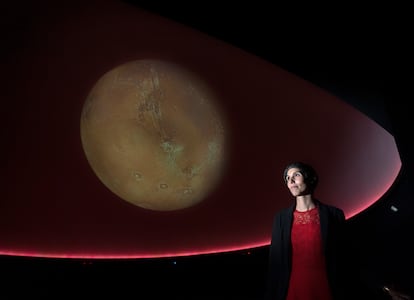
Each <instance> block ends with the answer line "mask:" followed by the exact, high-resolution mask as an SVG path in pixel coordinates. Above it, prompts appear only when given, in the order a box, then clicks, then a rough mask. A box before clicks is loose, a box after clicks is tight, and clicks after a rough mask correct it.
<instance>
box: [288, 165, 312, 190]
mask: <svg viewBox="0 0 414 300" xmlns="http://www.w3.org/2000/svg"><path fill="white" fill-rule="evenodd" d="M285 179H286V185H287V187H288V189H289V191H290V193H291V194H292V195H293V196H295V197H297V196H303V195H306V194H309V192H308V189H307V184H306V183H305V178H304V177H303V174H302V172H301V171H300V169H298V168H291V169H289V170H288V171H287V173H286V178H285Z"/></svg>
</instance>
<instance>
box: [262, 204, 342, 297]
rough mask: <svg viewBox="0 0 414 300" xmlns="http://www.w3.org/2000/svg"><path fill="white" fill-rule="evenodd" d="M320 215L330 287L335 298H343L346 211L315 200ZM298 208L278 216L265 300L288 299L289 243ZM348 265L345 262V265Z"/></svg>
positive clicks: (270, 252) (272, 242)
mask: <svg viewBox="0 0 414 300" xmlns="http://www.w3.org/2000/svg"><path fill="white" fill-rule="evenodd" d="M315 202H316V204H317V206H318V209H319V216H320V224H321V235H322V242H323V245H322V247H323V250H324V253H325V260H326V266H327V274H328V280H329V284H330V287H331V290H332V293H333V296H334V299H340V298H341V297H342V296H343V291H342V286H341V282H342V280H343V279H342V276H343V275H344V274H343V273H341V272H342V270H341V265H342V263H341V261H340V260H341V259H342V257H343V254H342V250H344V245H343V243H342V240H343V234H344V224H345V215H344V212H343V211H342V210H341V209H339V208H337V207H334V206H331V205H327V204H324V203H322V202H320V201H318V200H315ZM295 206H296V205H292V206H290V207H288V208H285V209H283V210H282V211H280V212H278V213H276V215H275V217H274V220H273V226H272V237H271V243H270V247H269V263H268V268H269V270H268V278H267V286H266V293H265V299H266V300H284V299H286V296H287V291H288V286H289V278H290V272H291V267H292V246H291V241H290V235H291V229H292V223H293V211H294V209H295ZM344 264H345V262H344Z"/></svg>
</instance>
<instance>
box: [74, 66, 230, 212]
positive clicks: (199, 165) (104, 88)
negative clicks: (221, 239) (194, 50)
mask: <svg viewBox="0 0 414 300" xmlns="http://www.w3.org/2000/svg"><path fill="white" fill-rule="evenodd" d="M215 102H216V101H215V99H214V95H213V94H212V93H211V92H210V91H209V89H208V88H207V87H206V85H205V84H203V82H202V81H201V80H199V79H197V77H196V76H195V75H193V74H191V73H190V72H187V71H185V70H183V69H182V68H180V67H178V66H175V65H174V64H171V63H167V62H162V61H152V60H138V61H132V62H129V63H125V64H123V65H121V66H119V67H117V68H115V69H113V70H111V71H109V72H107V73H106V74H105V75H104V76H103V77H102V78H100V80H99V81H98V82H97V83H96V85H95V86H94V87H93V89H92V91H91V92H90V94H89V96H88V98H87V99H86V102H85V104H84V107H83V111H82V116H81V137H82V145H83V148H84V151H85V154H86V156H87V159H88V161H89V163H90V165H91V167H92V168H93V170H94V171H95V173H96V175H97V176H98V177H99V179H100V180H101V181H102V182H103V183H104V184H105V185H106V186H107V187H108V188H109V189H110V190H111V191H112V192H114V193H115V194H116V195H118V196H119V197H121V198H122V199H124V200H126V201H128V202H130V203H132V204H134V205H137V206H140V207H142V208H147V209H152V210H159V211H168V210H176V209H182V208H186V207H189V206H192V205H195V204H197V203H199V202H200V201H202V200H203V199H204V197H205V195H206V194H207V193H208V192H209V191H210V190H211V189H213V188H214V186H215V184H216V183H217V181H218V179H219V178H220V175H221V173H222V172H221V170H222V168H223V165H224V156H225V155H224V152H225V151H224V150H225V149H224V141H225V136H224V134H225V128H224V122H223V118H222V116H221V115H220V112H219V110H218V109H217V108H216V107H215V106H214V103H215Z"/></svg>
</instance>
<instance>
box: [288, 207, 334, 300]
mask: <svg viewBox="0 0 414 300" xmlns="http://www.w3.org/2000/svg"><path fill="white" fill-rule="evenodd" d="M291 240H292V272H291V275H290V283H289V289H288V295H287V300H330V299H332V298H331V295H330V290H329V285H328V280H327V276H326V269H325V260H324V256H323V250H322V240H321V229H320V222H319V213H318V209H317V208H313V209H311V210H309V211H305V212H299V211H294V213H293V225H292V235H291Z"/></svg>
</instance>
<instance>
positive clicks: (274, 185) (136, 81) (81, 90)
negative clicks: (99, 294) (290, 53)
mask: <svg viewBox="0 0 414 300" xmlns="http://www.w3.org/2000/svg"><path fill="white" fill-rule="evenodd" d="M9 5H10V6H11V9H10V13H9V14H8V20H9V22H6V23H7V24H8V25H7V26H8V27H7V26H6V27H5V28H4V29H5V30H6V31H7V32H8V35H7V43H4V47H3V53H4V55H3V56H2V58H1V59H2V66H3V69H2V74H1V76H2V82H3V90H2V92H3V95H4V96H3V97H2V105H3V107H2V108H3V110H4V111H5V112H7V113H4V114H3V117H2V120H1V126H0V128H1V131H2V132H1V133H2V147H1V154H2V158H3V162H4V163H3V168H2V175H1V176H2V177H1V184H2V192H3V193H2V197H1V200H0V240H1V243H0V254H2V255H27V256H41V257H61V258H148V257H167V256H183V255H197V254H206V253H216V252H224V251H234V250H241V249H250V248H254V247H260V246H266V245H268V244H269V241H270V234H271V223H272V218H273V215H274V213H275V211H277V210H279V209H281V208H284V207H286V206H287V205H290V204H292V198H291V196H290V195H289V193H288V190H287V188H286V187H285V186H284V182H283V178H282V172H283V169H284V167H285V166H286V164H288V163H290V162H292V161H296V160H302V161H306V162H308V163H310V164H312V165H313V166H314V167H315V169H316V170H317V171H318V173H319V177H320V185H319V187H318V191H317V195H316V196H317V197H318V198H319V199H320V200H321V201H324V202H326V203H330V204H333V205H337V206H339V207H341V208H343V209H344V211H345V214H346V217H347V218H348V219H349V218H351V217H353V216H355V215H357V214H359V213H360V212H362V211H364V210H365V209H367V208H369V207H370V206H371V205H373V204H374V203H375V202H377V201H378V200H379V199H381V198H382V197H383V196H384V194H385V193H387V191H388V190H389V188H390V187H391V186H392V185H393V183H394V182H395V180H396V178H397V176H398V174H399V172H400V169H401V160H400V156H399V153H398V150H397V146H396V143H395V140H394V138H393V136H392V135H391V134H390V133H389V132H388V131H386V130H385V129H384V128H382V127H381V126H379V125H378V124H377V123H375V122H374V121H373V120H371V119H370V118H368V117H367V116H366V115H364V114H362V113H361V112H360V111H358V110H357V109H355V108H354V107H352V106H350V105H349V104H347V103H346V102H344V101H343V100H341V99H339V98H338V97H336V96H334V95H332V94H330V93H328V92H327V91H325V90H323V89H321V88H320V87H318V86H316V85H314V84H312V83H310V82H307V81H305V80H303V79H302V78H299V77H298V76H295V75H293V74H291V73H289V72H287V71H285V70H283V69H281V68H280V67H278V66H276V65H274V64H271V63H269V62H267V61H265V60H263V59H260V58H258V57H256V56H254V55H252V54H250V53H248V52H245V51H243V50H241V49H239V48H237V47H234V46H232V45H230V44H227V43H225V42H222V41H220V40H217V39H214V38H212V37H211V36H208V35H206V34H203V33H201V32H198V31H196V30H194V29H191V28H188V27H185V26H183V25H180V24H178V23H175V22H173V21H170V20H167V19H164V18H161V17H159V16H156V15H153V14H150V13H148V12H145V11H143V10H140V9H137V8H136V7H134V6H131V5H128V4H126V3H123V2H119V1H102V2H100V3H99V5H95V4H94V3H93V1H92V2H89V1H85V2H82V1H73V2H71V3H65V5H64V6H63V7H61V6H59V5H57V4H54V3H53V2H52V1H42V3H36V5H34V4H32V6H30V4H29V5H28V7H27V8H26V9H27V11H26V10H22V9H21V8H20V7H17V5H14V6H13V5H12V4H9ZM16 24H19V26H16ZM11 32H13V33H14V34H13V35H12V34H10V33H11ZM5 37H6V35H5ZM275 42H278V41H277V40H276V41H275ZM280 47H283V44H282V43H281V45H280Z"/></svg>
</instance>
